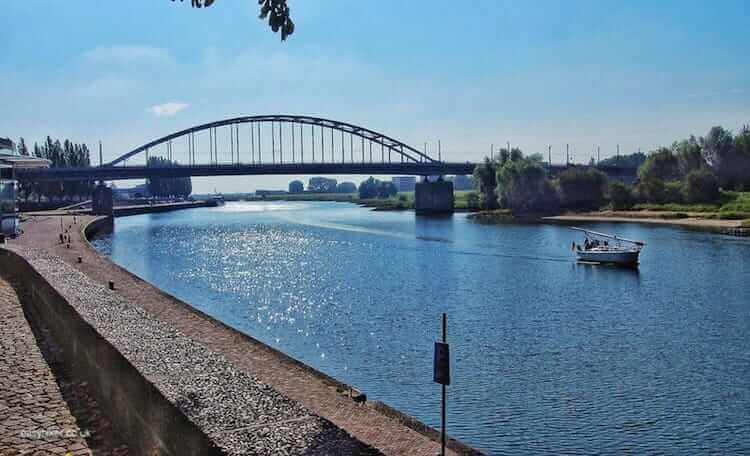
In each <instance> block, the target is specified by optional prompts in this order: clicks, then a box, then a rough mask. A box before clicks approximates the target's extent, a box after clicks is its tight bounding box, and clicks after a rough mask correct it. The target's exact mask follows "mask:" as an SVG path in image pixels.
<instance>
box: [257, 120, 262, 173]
mask: <svg viewBox="0 0 750 456" xmlns="http://www.w3.org/2000/svg"><path fill="white" fill-rule="evenodd" d="M260 138H261V131H260V122H258V164H259V165H262V164H263V149H262V148H261V145H260Z"/></svg>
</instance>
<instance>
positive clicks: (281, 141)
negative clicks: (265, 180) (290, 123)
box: [279, 121, 284, 164]
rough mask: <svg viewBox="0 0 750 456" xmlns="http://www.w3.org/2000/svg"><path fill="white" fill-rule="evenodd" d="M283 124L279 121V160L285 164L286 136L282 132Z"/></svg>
mask: <svg viewBox="0 0 750 456" xmlns="http://www.w3.org/2000/svg"><path fill="white" fill-rule="evenodd" d="M282 125H283V124H282V123H281V121H279V161H280V162H281V164H284V138H283V136H282V134H281V126H282Z"/></svg>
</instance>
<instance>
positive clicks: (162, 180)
mask: <svg viewBox="0 0 750 456" xmlns="http://www.w3.org/2000/svg"><path fill="white" fill-rule="evenodd" d="M147 164H148V166H149V167H153V168H165V167H171V166H175V165H177V164H178V163H177V162H173V161H170V160H168V159H166V158H164V157H149V158H148V163H147ZM146 186H147V188H148V191H149V193H151V195H152V196H155V197H157V198H187V197H188V196H190V194H191V193H192V192H193V183H192V180H191V179H190V177H152V178H149V179H146Z"/></svg>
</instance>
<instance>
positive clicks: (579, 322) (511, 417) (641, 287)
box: [96, 202, 750, 454]
mask: <svg viewBox="0 0 750 456" xmlns="http://www.w3.org/2000/svg"><path fill="white" fill-rule="evenodd" d="M587 226H589V227H590V228H591V229H597V230H600V231H605V232H615V233H618V234H620V235H622V236H623V237H628V238H635V239H642V240H644V241H646V243H647V246H646V249H645V251H644V252H643V254H642V256H641V261H642V264H641V267H640V271H639V272H635V271H630V270H622V269H616V268H610V267H596V266H587V265H577V264H576V263H575V262H574V261H573V259H572V256H571V254H570V252H569V248H570V243H571V241H573V240H576V241H579V240H581V239H580V235H579V234H578V233H575V232H573V231H571V230H568V229H566V228H564V227H561V226H551V225H503V226H483V225H478V224H475V223H473V222H471V221H469V220H467V219H466V217H465V216H464V215H458V214H457V215H455V216H454V217H452V218H438V219H435V218H417V217H415V216H414V214H413V213H411V212H372V211H370V210H367V209H363V208H359V207H357V206H355V205H351V204H345V203H292V202H288V203H285V202H280V203H229V204H227V205H226V206H224V207H219V208H210V209H194V210H189V211H182V212H173V213H168V214H152V215H142V216H135V217H127V218H122V219H117V220H116V227H115V232H114V234H113V235H112V237H111V238H106V239H101V240H98V241H97V242H96V246H97V248H99V249H100V250H101V251H102V252H104V253H106V254H108V255H110V256H111V258H112V259H113V260H114V261H115V262H116V263H118V264H120V265H122V266H124V267H125V268H127V269H128V270H130V271H132V272H133V273H135V274H137V275H139V276H141V277H142V278H144V279H146V280H148V281H149V282H151V283H153V284H155V285H156V286H158V287H160V288H162V289H164V290H166V291H167V292H169V293H172V294H174V295H175V296H177V297H179V298H181V299H183V300H185V301H187V302H189V303H190V304H192V305H193V306H195V307H196V308H198V309H200V310H202V311H204V312H206V313H208V314H210V315H212V316H214V317H216V318H218V319H220V320H222V321H224V322H226V323H228V324H229V325H231V326H233V327H235V328H237V329H239V330H241V331H244V332H246V333H248V334H250V335H252V336H254V337H256V338H258V339H260V340H262V341H263V342H265V343H267V344H269V345H272V346H274V347H277V348H279V349H281V350H283V351H284V352H286V353H288V354H290V355H292V356H294V357H296V358H297V359H300V360H302V361H304V362H305V363H307V364H310V365H312V366H314V367H316V368H318V369H320V370H322V371H323V372H325V373H327V374H329V375H332V376H334V377H336V378H338V379H340V380H342V381H344V382H346V383H350V384H353V385H355V386H357V387H359V388H360V389H362V390H363V391H364V392H366V393H367V395H368V396H369V397H370V398H371V399H377V400H381V401H383V402H385V403H387V404H389V405H392V406H394V407H396V408H398V409H400V410H403V411H405V412H407V413H409V414H411V415H414V416H416V417H417V418H419V419H420V420H422V421H424V422H426V423H428V424H430V425H432V426H436V427H437V426H439V417H440V414H439V411H440V405H439V404H440V402H439V398H440V389H439V386H438V385H435V384H433V383H432V350H433V342H434V341H435V340H436V339H437V338H438V336H439V333H440V314H441V312H447V313H448V338H449V342H450V343H451V355H452V369H453V371H452V377H453V384H452V385H451V386H450V387H449V389H448V397H449V409H448V427H449V432H450V434H452V435H453V436H454V437H457V438H459V439H461V440H463V441H465V442H467V443H469V444H471V445H473V446H475V447H478V448H481V449H483V450H485V451H487V452H488V453H490V454H560V453H579V454H594V453H597V454H600V453H609V454H614V453H618V454H620V453H625V452H630V453H633V454H646V453H660V454H662V453H668V454H699V453H700V454H709V453H711V454H739V453H744V454H748V453H750V241H748V240H747V239H740V238H731V237H725V236H717V235H712V234H705V233H700V232H691V231H685V230H679V229H672V228H667V227H652V226H644V225H634V224H601V223H598V224H591V225H587Z"/></svg>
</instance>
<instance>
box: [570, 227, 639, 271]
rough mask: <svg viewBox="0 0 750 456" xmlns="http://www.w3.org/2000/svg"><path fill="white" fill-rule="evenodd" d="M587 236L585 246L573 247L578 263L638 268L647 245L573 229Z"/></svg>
mask: <svg viewBox="0 0 750 456" xmlns="http://www.w3.org/2000/svg"><path fill="white" fill-rule="evenodd" d="M572 229H574V230H577V231H582V232H583V233H585V235H586V240H585V241H584V243H583V244H576V243H575V242H574V243H573V245H572V249H573V251H574V252H575V254H576V257H577V258H578V261H584V262H591V263H600V264H617V265H622V266H637V265H638V256H639V255H640V253H641V250H642V249H643V247H644V246H645V245H646V244H645V243H644V242H641V241H632V240H630V239H625V238H621V237H619V236H615V235H611V234H604V233H597V232H596V231H591V230H586V229H583V228H577V227H572Z"/></svg>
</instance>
